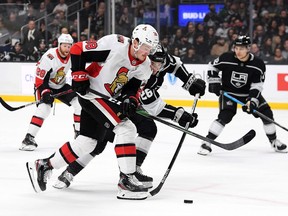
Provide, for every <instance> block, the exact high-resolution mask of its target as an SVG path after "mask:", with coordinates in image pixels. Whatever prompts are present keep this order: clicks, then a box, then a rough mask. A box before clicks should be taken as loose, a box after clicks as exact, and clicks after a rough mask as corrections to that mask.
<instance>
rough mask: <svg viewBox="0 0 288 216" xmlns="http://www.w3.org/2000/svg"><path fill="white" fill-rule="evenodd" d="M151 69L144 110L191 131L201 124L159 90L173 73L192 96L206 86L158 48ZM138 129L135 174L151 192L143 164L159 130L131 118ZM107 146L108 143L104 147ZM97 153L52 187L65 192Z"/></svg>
mask: <svg viewBox="0 0 288 216" xmlns="http://www.w3.org/2000/svg"><path fill="white" fill-rule="evenodd" d="M149 58H150V59H151V64H152V65H151V67H152V69H153V71H154V73H153V75H152V76H151V77H150V78H149V80H148V82H147V84H146V85H145V87H144V89H143V91H142V93H141V96H140V98H139V101H140V103H141V105H142V107H143V108H144V109H145V110H146V111H148V112H149V113H150V114H152V115H157V116H158V117H163V118H169V119H171V120H174V121H175V122H178V124H179V125H181V126H183V127H185V125H186V123H187V122H191V124H190V127H195V126H196V125H197V123H198V119H197V114H196V113H194V114H193V115H190V114H189V113H188V112H186V111H185V110H184V109H183V108H182V107H174V106H171V105H169V104H166V103H165V102H164V101H163V100H162V99H161V98H160V95H159V93H158V89H159V88H160V87H161V86H162V84H163V82H164V77H165V75H166V73H173V74H175V76H176V77H178V78H179V79H180V80H181V81H183V83H184V84H183V88H184V89H185V90H187V91H189V93H190V94H191V95H193V96H195V95H196V94H197V93H200V95H201V96H203V95H204V93H205V88H206V84H205V81H203V80H202V79H197V78H195V76H194V75H193V74H191V73H189V72H188V71H187V70H186V68H185V67H184V65H183V64H182V62H181V61H180V59H179V58H178V57H176V56H172V55H170V54H167V53H166V52H165V51H164V49H163V47H162V46H161V45H159V46H158V47H157V51H156V53H155V54H154V55H150V56H149ZM130 119H131V120H132V122H133V123H134V124H135V126H136V128H137V133H138V136H137V138H136V142H135V143H136V150H137V151H136V154H137V156H136V174H135V176H136V177H137V179H138V180H139V181H140V182H142V183H143V185H144V186H145V187H146V188H151V187H152V186H153V185H152V183H153V178H152V177H149V176H146V175H144V174H143V173H142V170H141V165H142V164H143V162H144V160H145V158H146V156H147V154H148V152H149V149H150V147H151V144H152V142H153V140H154V138H155V137H156V134H157V126H156V124H155V122H154V121H153V120H152V119H149V118H146V117H143V116H141V115H134V116H133V117H131V118H130ZM105 144H106V143H105ZM105 144H104V145H103V148H101V149H95V150H94V151H93V152H92V153H90V154H89V155H86V156H85V157H84V158H79V159H78V160H76V161H75V162H74V163H71V164H70V165H69V166H68V167H67V169H66V170H65V171H64V172H63V173H62V174H61V175H60V176H59V177H58V180H57V181H56V183H55V184H54V185H53V186H54V187H55V188H58V189H63V188H66V187H69V186H70V183H71V181H72V180H73V178H74V176H75V175H77V174H78V173H79V172H80V171H81V170H82V169H83V168H84V167H83V166H86V165H87V164H88V162H90V161H91V160H92V158H93V157H94V156H95V155H98V154H100V153H101V152H102V151H103V150H104V148H105Z"/></svg>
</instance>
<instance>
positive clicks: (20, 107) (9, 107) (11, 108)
mask: <svg viewBox="0 0 288 216" xmlns="http://www.w3.org/2000/svg"><path fill="white" fill-rule="evenodd" d="M71 92H73V90H72V89H69V90H67V91H63V92H60V93H58V94H54V95H52V97H53V98H57V97H60V96H62V95H65V94H69V93H71ZM0 103H1V104H2V106H3V107H5V108H6V109H7V110H9V111H16V110H19V109H22V108H25V107H28V106H31V105H33V104H40V103H42V100H37V101H34V102H31V103H28V104H25V105H21V106H18V107H12V106H10V105H9V104H7V103H6V102H5V101H4V100H3V98H2V97H0Z"/></svg>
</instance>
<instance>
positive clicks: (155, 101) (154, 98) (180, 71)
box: [140, 54, 191, 115]
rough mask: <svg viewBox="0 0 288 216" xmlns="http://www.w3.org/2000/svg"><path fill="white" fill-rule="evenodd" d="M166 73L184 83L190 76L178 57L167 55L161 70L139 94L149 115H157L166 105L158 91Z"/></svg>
mask: <svg viewBox="0 0 288 216" xmlns="http://www.w3.org/2000/svg"><path fill="white" fill-rule="evenodd" d="M167 73H171V74H174V75H175V76H176V77H178V78H180V80H181V81H182V82H184V83H185V82H186V81H187V80H188V78H189V75H191V74H190V73H189V72H188V71H187V70H186V68H185V67H184V65H183V63H182V61H181V60H180V58H179V57H176V56H173V55H170V54H167V56H166V58H165V61H164V63H163V66H162V68H161V69H160V70H159V71H158V73H156V74H153V75H151V77H150V78H149V80H148V82H147V84H146V85H145V86H144V88H143V91H142V92H141V96H140V102H141V105H142V107H143V108H144V109H145V110H146V111H147V112H148V113H149V114H151V115H158V114H159V113H160V112H161V111H162V110H163V109H164V107H165V105H166V103H165V102H164V101H163V100H162V99H161V97H160V94H159V92H158V89H159V88H160V87H161V86H162V85H163V82H164V77H165V75H166V74H167Z"/></svg>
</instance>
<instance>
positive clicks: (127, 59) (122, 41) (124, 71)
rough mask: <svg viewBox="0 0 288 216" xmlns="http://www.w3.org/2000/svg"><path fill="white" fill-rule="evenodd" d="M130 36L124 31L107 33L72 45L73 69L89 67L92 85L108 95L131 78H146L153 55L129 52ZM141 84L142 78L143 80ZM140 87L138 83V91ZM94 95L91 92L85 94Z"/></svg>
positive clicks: (150, 72) (115, 91)
mask: <svg viewBox="0 0 288 216" xmlns="http://www.w3.org/2000/svg"><path fill="white" fill-rule="evenodd" d="M130 46H131V45H130V39H129V38H127V37H124V36H122V35H116V34H112V35H107V36H104V37H102V38H101V39H100V40H98V41H83V42H78V43H76V44H74V45H73V46H72V48H71V56H72V72H73V71H84V70H85V65H86V63H88V62H92V64H91V65H90V66H89V69H88V68H87V70H86V71H87V72H88V74H89V81H90V88H91V89H93V90H96V91H98V92H100V93H102V94H104V95H107V96H109V97H111V96H112V97H113V96H116V95H117V94H118V93H119V92H121V90H122V88H123V87H124V86H125V85H126V84H127V83H128V81H129V80H131V79H132V78H135V79H137V80H140V81H142V82H146V81H147V80H148V78H149V77H150V75H151V74H152V70H151V68H150V64H151V62H150V59H149V58H146V59H145V60H144V61H139V60H138V59H136V58H133V56H132V55H131V53H130V51H129V50H130ZM140 84H141V82H140ZM139 87H140V85H139V86H138V87H135V89H133V90H134V92H135V94H136V92H137V90H138V88H139ZM90 96H91V98H92V97H93V98H95V95H93V94H92V93H90V92H89V93H87V94H86V95H85V97H90Z"/></svg>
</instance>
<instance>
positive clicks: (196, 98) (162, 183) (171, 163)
mask: <svg viewBox="0 0 288 216" xmlns="http://www.w3.org/2000/svg"><path fill="white" fill-rule="evenodd" d="M198 98H199V93H198V94H196V96H195V98H194V102H193V105H192V109H191V114H193V113H194V111H195V108H196V105H197V101H198ZM188 128H189V122H188V123H187V124H186V127H185V130H188ZM185 137H186V133H185V132H184V133H183V134H182V136H181V139H180V142H179V144H178V146H177V149H176V151H175V153H174V155H173V158H172V160H171V162H170V164H169V166H168V168H167V170H166V172H165V174H164V176H163V177H162V180H161V182H160V183H159V185H158V186H157V187H156V188H155V189H153V190H152V191H150V192H149V194H150V195H151V196H154V195H156V194H157V193H159V191H160V190H161V188H162V187H163V185H164V183H165V181H166V179H167V177H168V175H169V173H170V171H171V169H172V166H173V165H174V162H175V160H176V158H177V156H178V154H179V151H180V149H181V147H182V144H183V142H184V139H185Z"/></svg>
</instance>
